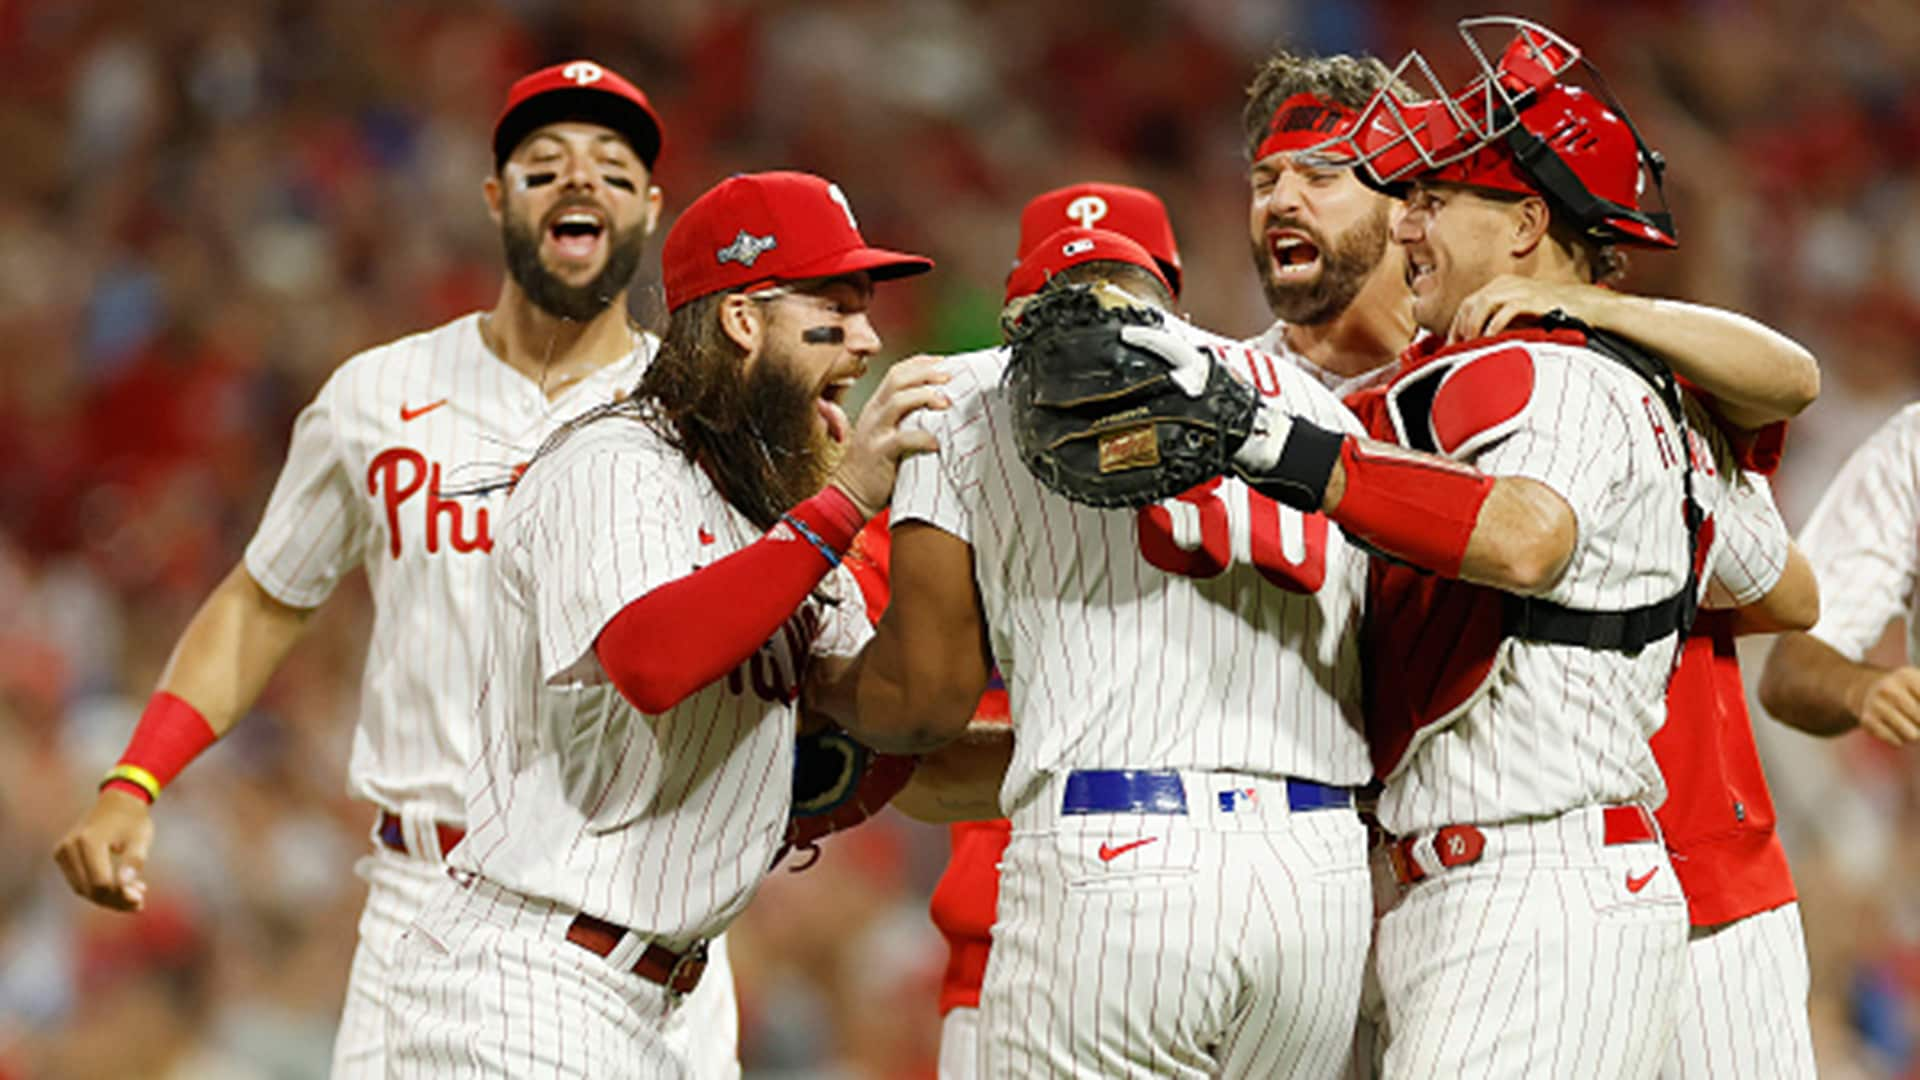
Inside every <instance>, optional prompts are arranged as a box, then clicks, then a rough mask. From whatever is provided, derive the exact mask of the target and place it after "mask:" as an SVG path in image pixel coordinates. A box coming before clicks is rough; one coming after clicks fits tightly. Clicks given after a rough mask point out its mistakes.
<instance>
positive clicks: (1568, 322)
mask: <svg viewBox="0 0 1920 1080" xmlns="http://www.w3.org/2000/svg"><path fill="white" fill-rule="evenodd" d="M1545 321H1546V324H1547V326H1548V327H1550V328H1552V329H1571V330H1578V331H1580V332H1581V333H1583V334H1585V335H1586V337H1587V346H1588V348H1591V349H1592V350H1593V351H1595V352H1597V353H1599V354H1600V355H1602V356H1605V357H1607V358H1608V359H1610V360H1613V361H1615V362H1617V363H1619V364H1621V365H1622V366H1624V367H1625V368H1626V369H1627V370H1629V371H1631V372H1633V373H1634V374H1635V375H1638V376H1639V377H1640V378H1641V379H1643V380H1645V381H1646V382H1647V383H1648V384H1649V385H1651V386H1652V387H1653V388H1654V390H1655V391H1656V392H1658V393H1659V395H1660V401H1661V403H1662V404H1664V405H1665V406H1666V409H1667V412H1668V413H1670V414H1671V415H1672V416H1673V422H1674V425H1675V426H1674V432H1675V433H1676V434H1677V435H1678V436H1679V439H1680V465H1681V470H1682V471H1681V474H1680V483H1681V487H1682V490H1684V491H1685V493H1686V501H1685V505H1684V509H1683V513H1684V515H1685V517H1686V521H1687V580H1686V583H1685V584H1684V585H1682V586H1681V587H1680V591H1679V592H1677V593H1674V594H1673V595H1672V596H1669V597H1667V598H1666V599H1664V600H1656V601H1655V602H1653V603H1651V604H1642V605H1641V606H1639V607H1636V608H1628V609H1627V610H1625V611H1588V610H1584V609H1580V608H1570V607H1566V606H1563V605H1561V604H1556V603H1554V602H1553V601H1551V600H1542V599H1540V598H1539V597H1534V596H1519V595H1516V594H1514V593H1507V594H1506V599H1505V605H1504V616H1503V625H1504V629H1505V631H1506V634H1507V636H1508V637H1511V638H1515V639H1518V640H1521V641H1535V642H1544V643H1547V644H1552V645H1575V646H1580V647H1583V648H1588V649H1603V650H1607V651H1610V652H1624V653H1627V654H1629V655H1631V654H1634V653H1638V652H1639V651H1640V650H1641V649H1644V648H1646V646H1647V645H1648V643H1650V642H1654V641H1659V640H1660V639H1662V638H1664V637H1666V636H1667V635H1668V634H1675V633H1677V634H1679V635H1681V637H1682V638H1684V637H1685V636H1686V633H1687V631H1688V630H1690V629H1691V628H1692V627H1693V617H1694V615H1695V614H1696V613H1697V611H1698V609H1699V606H1700V564H1701V559H1700V555H1701V552H1700V550H1699V547H1700V532H1701V529H1702V527H1703V526H1704V524H1705V520H1706V514H1705V513H1704V512H1703V511H1702V510H1701V508H1700V503H1699V501H1698V500H1697V499H1695V498H1694V495H1693V448H1692V446H1691V444H1690V440H1689V439H1688V438H1687V413H1686V407H1685V406H1684V405H1682V404H1681V403H1680V384H1679V380H1677V379H1675V378H1674V375H1673V369H1672V368H1670V367H1668V366H1667V364H1666V362H1665V361H1663V360H1660V359H1659V358H1657V357H1655V356H1652V355H1651V354H1649V353H1647V352H1645V351H1643V350H1641V349H1640V348H1638V347H1637V346H1635V345H1633V344H1632V343H1630V342H1628V341H1625V340H1623V339H1621V338H1618V337H1615V336H1614V335H1612V334H1609V333H1605V332H1603V331H1598V330H1594V329H1592V328H1590V327H1588V326H1587V325H1586V324H1585V323H1582V322H1580V321H1579V320H1577V319H1573V318H1569V317H1568V316H1567V315H1566V314H1565V313H1564V312H1560V311H1557V310H1556V311H1553V312H1549V313H1548V315H1547V317H1546V320H1545ZM1676 648H1677V646H1676Z"/></svg>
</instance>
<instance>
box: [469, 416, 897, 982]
mask: <svg viewBox="0 0 1920 1080" xmlns="http://www.w3.org/2000/svg"><path fill="white" fill-rule="evenodd" d="M496 535H497V549H496V551H495V553H494V559H493V578H492V582H491V585H490V587H489V590H488V606H487V624H488V625H489V626H490V627H491V628H492V635H491V637H490V644H489V646H488V656H487V668H486V672H487V674H486V687H485V693H484V694H483V696H482V698H481V705H480V719H479V725H478V726H479V738H480V746H479V748H478V751H477V753H476V755H475V759H474V766H473V769H472V771H471V773H470V774H469V786H468V824H469V831H468V833H467V839H466V840H465V842H463V843H462V844H461V845H460V846H459V847H457V848H455V849H454V851H453V854H452V855H451V856H450V857H449V859H448V862H449V863H450V864H451V865H453V866H455V867H457V868H461V869H466V870H472V871H476V872H478V873H480V874H481V875H483V876H484V877H486V878H487V879H488V880H491V881H493V882H496V883H498V884H500V885H503V886H506V887H507V888H509V889H512V890H514V891H517V892H520V893H524V894H527V895H530V896H535V897H541V898H544V899H548V900H552V901H555V902H558V903H561V904H564V905H566V906H569V907H573V908H578V909H580V910H582V911H585V912H588V913H590V914H592V915H596V916H599V917H600V918H603V919H607V920H610V921H612V922H615V923H618V924H620V925H622V926H626V927H629V928H633V929H635V930H638V931H640V932H642V933H646V934H650V935H653V936H656V937H660V938H663V939H665V940H667V941H669V942H672V943H674V944H675V945H685V944H687V943H690V942H691V941H692V940H693V939H695V938H704V937H711V936H713V935H715V934H718V933H719V932H720V931H721V930H722V929H723V928H725V926H726V924H727V923H728V922H730V921H731V920H732V919H733V917H734V916H735V915H737V914H738V913H739V911H740V909H741V908H743V907H745V906H746V903H747V899H748V897H749V896H750V895H751V894H752V892H753V889H754V887H755V886H756V885H758V884H759V883H760V879H761V878H762V877H763V876H764V875H765V874H766V872H767V868H768V866H769V865H770V864H771V863H772V861H773V856H774V852H775V850H776V849H777V848H778V846H779V843H780V838H781V835H782V833H783V831H784V829H785V826H786V821H787V809H788V803H789V799H790V798H791V795H792V779H793V739H794V722H795V711H794V701H795V700H796V698H797V695H798V693H799V686H800V675H801V671H802V670H803V667H804V665H805V663H806V661H807V658H808V657H809V656H816V655H817V656H852V655H853V654H855V653H857V652H858V651H859V649H860V647H861V646H862V645H864V644H865V643H866V641H867V639H868V638H870V637H871V636H872V634H873V630H872V628H871V627H870V626H869V624H868V622H867V619H866V609H865V607H864V605H863V604H862V602H861V598H860V590H859V587H858V586H857V585H856V584H855V583H854V580H853V577H852V575H851V574H850V573H848V572H847V571H846V570H845V569H840V570H836V571H835V572H834V573H833V574H831V575H830V576H829V577H828V578H827V579H826V580H825V581H824V582H823V583H822V585H821V586H820V588H819V589H817V590H816V591H815V594H814V596H813V597H812V598H810V599H809V600H807V601H806V602H805V603H804V604H802V605H801V607H800V609H799V610H798V611H796V612H795V613H794V615H793V616H792V617H791V618H789V619H788V620H787V622H786V624H785V625H784V626H783V628H782V629H781V630H780V631H779V632H778V633H776V634H774V635H773V637H772V638H771V639H769V640H768V641H767V642H766V643H765V644H764V645H762V646H761V647H760V650H759V651H758V652H756V653H755V654H754V655H753V656H751V657H749V658H748V659H747V660H746V661H743V662H742V663H741V664H740V665H739V666H738V667H736V668H735V669H734V670H733V671H732V672H731V673H730V674H729V675H727V676H726V677H724V678H721V679H718V680H715V681H714V682H712V683H710V684H708V685H707V686H705V687H702V688H701V689H699V690H697V691H695V692H694V693H692V694H690V695H689V696H688V697H687V698H686V699H685V700H683V701H681V702H680V703H679V704H678V705H676V706H674V707H673V708H671V709H669V710H667V711H666V712H664V713H661V714H659V715H648V714H643V713H641V712H640V711H639V710H637V709H635V708H634V707H633V706H632V705H631V704H629V703H628V702H627V700H626V699H625V698H624V697H622V696H621V695H620V693H619V691H618V690H616V689H615V688H614V687H613V685H612V684H611V683H609V682H608V681H607V679H606V675H605V673H604V672H603V671H602V669H601V667H600V663H599V660H598V658H597V657H596V656H595V655H594V653H593V644H594V641H595V640H596V639H597V638H598V637H599V636H600V631H601V629H602V628H604V627H605V626H606V624H607V621H608V620H609V619H611V618H613V616H614V615H616V614H618V613H619V612H620V610H621V608H623V607H625V606H626V605H627V604H628V603H629V602H630V601H632V600H634V599H636V598H638V597H640V596H642V595H644V594H645V593H647V592H648V591H650V590H652V589H654V588H657V587H659V586H661V585H664V584H666V583H668V582H670V581H673V580H675V579H677V578H681V577H684V576H686V575H687V574H689V573H691V572H692V571H694V570H696V569H699V568H701V567H704V566H707V565H709V564H710V563H713V562H715V561H717V560H718V559H720V558H722V557H724V556H726V555H728V554H731V553H732V552H735V551H738V550H739V549H741V548H744V547H746V546H747V545H748V544H751V543H753V542H754V541H755V540H758V539H759V538H760V536H761V532H760V530H759V529H756V528H755V527H754V526H753V524H752V523H751V522H749V521H748V520H747V519H746V518H745V517H744V516H742V515H741V514H740V512H739V511H737V510H735V509H734V508H733V507H732V506H731V505H730V504H728V502H727V501H726V500H725V499H724V498H722V497H721V495H720V492H719V491H718V490H717V489H716V488H715V487H714V485H713V482H712V481H711V480H709V479H708V478H707V476H706V474H705V473H704V472H703V471H701V470H700V468H699V467H697V466H695V465H693V464H692V463H690V462H688V461H687V460H686V458H685V457H684V456H683V455H681V453H680V452H679V451H677V450H674V449H673V448H672V447H670V446H668V445H667V443H666V442H665V441H664V440H663V439H661V438H660V436H659V435H657V434H656V433H655V432H654V431H653V430H652V429H651V428H650V427H648V426H647V425H646V424H645V423H643V422H641V421H639V420H638V419H635V418H634V417H633V415H632V414H631V413H629V412H626V411H621V412H617V413H615V414H614V415H612V416H610V417H606V418H603V419H599V420H596V421H593V422H591V423H588V424H585V425H582V426H581V427H579V428H577V429H576V430H574V431H573V432H572V433H571V434H569V435H568V436H567V437H566V438H565V439H564V440H563V441H562V442H561V443H560V444H559V446H557V447H556V448H554V449H553V450H551V451H550V452H549V453H548V454H546V455H545V456H544V457H542V458H541V459H540V460H538V461H536V462H535V463H534V464H533V466H532V467H531V468H529V469H528V470H527V473H526V475H525V476H524V477H522V478H521V480H520V484H519V486H518V487H517V488H516V489H515V491H514V493H513V498H512V500H511V501H510V502H509V503H508V504H507V508H506V512H505V513H504V514H503V515H502V516H501V519H500V522H499V525H498V527H497V534H496ZM773 535H776V536H781V535H784V536H785V537H786V538H787V539H788V542H791V543H798V544H803V545H804V544H806V543H807V541H806V540H804V539H802V538H800V537H799V536H797V535H795V534H794V533H792V532H791V531H790V530H787V529H786V527H785V526H783V525H782V526H775V530H774V534H773ZM691 629H693V628H689V627H673V626H663V627H660V628H659V630H660V633H661V634H663V635H664V634H674V633H684V632H688V631H690V630H691Z"/></svg>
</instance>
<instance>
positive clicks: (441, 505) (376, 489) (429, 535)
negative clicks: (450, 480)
mask: <svg viewBox="0 0 1920 1080" xmlns="http://www.w3.org/2000/svg"><path fill="white" fill-rule="evenodd" d="M423 486H424V487H425V488H426V493H427V498H426V503H425V506H426V515H427V520H426V544H427V553H428V554H430V555H432V554H438V553H439V551H440V524H441V519H442V518H446V519H447V539H448V541H449V543H451V545H452V546H453V550H455V551H458V552H462V553H466V552H473V551H478V552H481V553H482V554H485V553H486V552H489V551H492V550H493V537H492V535H491V534H490V533H489V532H488V531H487V508H486V507H484V506H479V507H472V508H471V509H472V510H473V512H474V514H473V516H474V531H473V535H472V536H468V535H467V531H466V520H465V517H464V513H465V509H466V508H463V507H461V505H460V503H459V501H458V500H456V499H446V498H442V497H441V496H440V463H439V462H433V463H431V464H429V463H428V461H427V458H426V455H425V454H422V453H421V452H420V451H418V450H409V449H407V448H406V447H394V448H393V449H391V450H382V451H380V453H379V454H377V455H375V457H374V459H373V461H372V462H371V463H369V464H368V465H367V494H369V495H378V496H380V497H381V500H382V503H383V505H384V509H385V512H386V518H387V551H388V552H389V553H390V554H391V555H392V556H393V557H394V558H396V559H398V558H399V557H400V551H401V547H402V545H401V539H400V532H401V530H400V507H401V506H402V505H404V504H405V503H406V502H408V501H409V500H411V499H412V498H413V497H414V496H415V495H417V494H419V493H420V489H421V488H422V487H423Z"/></svg>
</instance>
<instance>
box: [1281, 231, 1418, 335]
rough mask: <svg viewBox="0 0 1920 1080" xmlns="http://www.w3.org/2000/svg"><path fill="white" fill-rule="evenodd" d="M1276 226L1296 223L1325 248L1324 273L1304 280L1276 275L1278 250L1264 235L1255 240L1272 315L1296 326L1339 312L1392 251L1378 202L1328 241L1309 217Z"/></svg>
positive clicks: (1316, 322) (1328, 319) (1324, 319)
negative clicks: (1293, 281) (1308, 222)
mask: <svg viewBox="0 0 1920 1080" xmlns="http://www.w3.org/2000/svg"><path fill="white" fill-rule="evenodd" d="M1271 224H1272V225H1273V226H1275V227H1278V228H1283V229H1297V230H1299V231H1300V232H1302V233H1305V234H1306V235H1307V238H1308V239H1309V240H1311V241H1312V242H1313V245H1314V246H1315V247H1317V248H1319V249H1320V273H1319V274H1317V275H1315V276H1314V279H1313V280H1312V281H1308V282H1302V283H1300V284H1297V285H1295V284H1289V283H1284V282H1278V281H1275V280H1274V279H1273V251H1272V250H1271V249H1270V248H1268V246H1267V243H1266V238H1265V237H1264V236H1262V237H1259V238H1256V239H1255V240H1254V242H1253V264H1254V266H1255V267H1257V268H1259V271H1260V288H1261V289H1262V291H1264V292H1265V293H1266V294H1267V307H1268V308H1270V309H1271V310H1272V311H1273V316H1274V318H1276V319H1280V320H1281V321H1283V322H1287V323H1291V324H1293V325H1295V326H1316V325H1319V324H1321V323H1325V322H1331V321H1332V320H1334V319H1336V318H1339V317H1340V313H1341V312H1343V311H1345V310H1347V308H1348V306H1350V305H1351V304H1352V303H1353V298H1354V297H1356V296H1359V295H1360V290H1361V288H1362V287H1364V286H1365V285H1366V283H1367V275H1369V274H1371V273H1373V271H1374V268H1375V267H1377V266H1379V265H1380V260H1381V259H1382V258H1384V257H1385V256H1386V254H1387V241H1388V240H1389V236H1388V233H1389V228H1388V223H1387V208H1386V207H1384V206H1381V207H1378V208H1377V209H1376V210H1375V211H1374V212H1373V213H1372V214H1369V215H1367V216H1366V217H1365V218H1363V219H1362V220H1361V221H1360V222H1359V223H1358V224H1356V225H1354V226H1353V227H1352V228H1350V229H1348V230H1347V231H1346V232H1344V233H1342V234H1340V236H1339V238H1338V239H1336V240H1335V241H1334V242H1333V243H1331V244H1329V243H1326V237H1324V236H1323V235H1321V233H1320V231H1319V230H1317V229H1314V228H1312V227H1310V226H1308V225H1306V224H1305V223H1304V222H1299V221H1291V220H1288V221H1277V222H1273V223H1271Z"/></svg>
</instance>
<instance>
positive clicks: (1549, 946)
mask: <svg viewBox="0 0 1920 1080" xmlns="http://www.w3.org/2000/svg"><path fill="white" fill-rule="evenodd" d="M1481 831H1482V833H1483V834H1484V835H1485V837H1486V849H1485V852H1484V854H1483V855H1482V857H1481V859H1480V861H1479V862H1476V863H1473V864H1470V865H1466V866H1456V867H1454V868H1452V869H1440V868H1439V867H1438V864H1437V863H1435V864H1433V865H1427V862H1426V861H1425V860H1426V859H1430V858H1431V852H1430V851H1429V852H1426V853H1424V854H1423V861H1422V866H1423V868H1424V869H1426V870H1428V872H1429V873H1430V875H1431V876H1430V877H1428V878H1427V879H1426V880H1424V881H1421V882H1419V883H1417V884H1414V885H1411V886H1408V887H1407V888H1406V889H1405V890H1404V891H1403V893H1402V894H1401V896H1400V899H1399V902H1398V903H1397V904H1395V906H1394V907H1393V909H1392V910H1390V911H1388V912H1387V913H1386V915H1385V916H1384V917H1382V919H1381V921H1380V929H1379V940H1378V942H1377V961H1378V972H1379V977H1380V987H1381V992H1382V994H1383V996H1384V998H1385V1001H1386V1011H1387V1033H1388V1041H1387V1048H1386V1068H1385V1075H1386V1076H1388V1077H1406V1078H1409V1080H1411V1078H1415V1077H1419V1078H1422V1080H1425V1078H1429V1077H1438V1076H1473V1077H1516V1078H1519V1077H1536V1076H1553V1077H1607V1078H1612V1077H1621V1078H1627V1077H1634V1078H1642V1077H1649V1078H1650V1077H1653V1076H1654V1075H1656V1073H1657V1072H1658V1070H1659V1067H1660V1060H1661V1057H1662V1055H1664V1054H1665V1052H1666V1049H1667V1045H1668V1042H1669V1040H1670V1039H1671V1038H1672V1036H1673V1031H1674V1023H1675V1019H1676V1016H1677V1014H1678V1011H1679V1001H1678V997H1679V991H1680V985H1681V981H1682V980H1683V979H1684V978H1685V975H1686V955H1687V954H1686V943H1687V907H1686V899H1685V897H1684V896H1682V895H1681V892H1680V885H1679V882H1678V880H1677V879H1676V878H1675V877H1674V873H1673V868H1672V866H1671V864H1669V863H1668V861H1667V853H1666V848H1665V846H1664V845H1662V844H1661V843H1660V842H1659V841H1657V840H1650V841H1646V842H1642V843H1628V844H1617V845H1611V846H1608V845H1605V844H1603V843H1602V837H1603V835H1604V826H1603V824H1602V819H1601V812H1600V809H1599V808H1598V807H1588V808H1585V809H1581V810H1575V811H1573V812H1571V813H1568V814H1565V815H1562V816H1561V817H1557V818H1553V819H1549V820H1547V821H1543V822H1537V823H1528V824H1513V825H1502V826H1488V827H1483V828H1482V830H1481ZM1649 874H1650V876H1649ZM1636 883H1637V887H1636Z"/></svg>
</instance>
